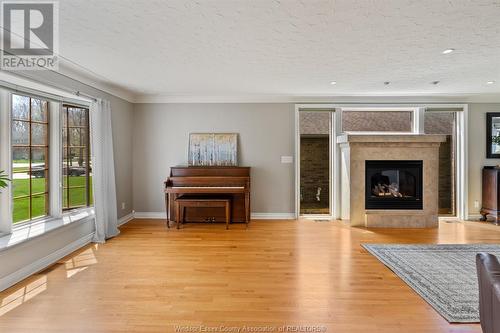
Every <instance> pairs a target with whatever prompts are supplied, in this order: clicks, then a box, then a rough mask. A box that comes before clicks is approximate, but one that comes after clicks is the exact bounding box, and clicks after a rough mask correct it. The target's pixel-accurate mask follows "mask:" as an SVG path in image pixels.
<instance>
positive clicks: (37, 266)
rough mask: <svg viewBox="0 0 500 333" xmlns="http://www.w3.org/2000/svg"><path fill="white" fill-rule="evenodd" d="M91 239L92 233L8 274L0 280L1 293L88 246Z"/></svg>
mask: <svg viewBox="0 0 500 333" xmlns="http://www.w3.org/2000/svg"><path fill="white" fill-rule="evenodd" d="M92 237H94V233H91V234H90V235H87V236H85V237H82V238H80V239H78V240H76V241H74V242H73V243H70V244H68V245H66V246H65V247H63V248H61V249H59V250H57V251H54V252H52V253H51V254H49V255H47V256H45V257H43V258H41V259H38V260H37V261H35V262H33V263H31V264H29V265H28V266H25V267H23V268H21V269H19V270H17V271H15V272H14V273H12V274H9V275H7V276H5V277H3V278H1V279H0V291H3V290H5V289H7V288H9V287H12V286H13V285H15V284H16V283H18V282H19V281H22V280H24V279H26V278H27V277H29V276H31V275H33V274H35V273H38V272H40V271H41V270H43V269H45V268H47V267H49V266H50V265H52V264H54V263H55V262H57V261H58V260H59V259H61V258H63V257H65V256H67V255H68V254H70V253H72V252H74V251H76V250H78V249H79V248H81V247H82V246H85V245H87V244H89V243H90V242H91V241H92Z"/></svg>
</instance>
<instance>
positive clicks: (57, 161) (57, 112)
mask: <svg viewBox="0 0 500 333" xmlns="http://www.w3.org/2000/svg"><path fill="white" fill-rule="evenodd" d="M49 117H50V126H49V129H48V130H49V133H48V134H49V146H50V149H49V165H50V167H49V204H50V206H49V214H50V215H51V216H52V217H56V218H57V217H61V216H62V206H63V205H62V196H63V186H62V163H61V161H62V150H63V144H62V131H61V128H62V121H61V118H62V106H61V103H59V102H49Z"/></svg>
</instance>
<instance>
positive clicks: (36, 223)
mask: <svg viewBox="0 0 500 333" xmlns="http://www.w3.org/2000/svg"><path fill="white" fill-rule="evenodd" d="M94 218H95V210H94V207H84V208H78V209H73V210H70V211H66V212H64V213H63V214H62V215H61V216H59V217H52V216H45V217H42V218H38V219H34V220H31V221H26V222H22V223H16V225H15V226H14V228H12V232H10V233H8V234H1V235H0V252H1V251H3V250H6V249H8V248H11V247H13V246H16V245H19V244H22V243H24V242H26V241H28V240H31V239H34V238H37V237H39V236H42V235H44V234H46V233H48V232H52V231H54V230H57V229H59V228H61V227H65V226H67V225H70V224H74V223H80V222H84V221H91V220H92V219H94Z"/></svg>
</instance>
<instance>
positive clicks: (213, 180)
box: [165, 166, 250, 224]
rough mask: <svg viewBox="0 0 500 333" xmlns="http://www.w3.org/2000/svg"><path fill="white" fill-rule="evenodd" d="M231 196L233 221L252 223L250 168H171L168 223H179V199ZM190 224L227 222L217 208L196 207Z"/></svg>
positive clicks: (167, 189)
mask: <svg viewBox="0 0 500 333" xmlns="http://www.w3.org/2000/svg"><path fill="white" fill-rule="evenodd" d="M190 195H195V196H200V195H201V196H214V197H217V196H222V195H223V196H225V197H227V196H229V197H230V198H231V211H232V212H231V221H232V222H244V223H247V224H248V222H249V221H250V168H249V167H231V166H220V167H219V166H210V167H208V166H189V167H184V166H177V167H172V168H170V177H168V178H167V180H166V181H165V207H166V211H167V223H169V222H170V221H172V220H173V221H175V219H176V216H175V209H174V207H175V206H174V205H175V199H176V198H178V197H179V196H190ZM185 220H186V221H187V222H204V221H209V220H210V221H217V222H224V220H225V214H224V212H223V211H222V210H220V209H217V208H208V207H196V208H195V209H190V210H188V211H187V212H186V215H185Z"/></svg>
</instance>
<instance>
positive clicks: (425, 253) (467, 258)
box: [362, 244, 500, 323]
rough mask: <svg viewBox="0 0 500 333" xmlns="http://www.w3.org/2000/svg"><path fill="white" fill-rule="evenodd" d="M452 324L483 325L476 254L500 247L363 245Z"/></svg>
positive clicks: (493, 251)
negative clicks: (477, 323)
mask: <svg viewBox="0 0 500 333" xmlns="http://www.w3.org/2000/svg"><path fill="white" fill-rule="evenodd" d="M362 246H363V247H364V248H365V249H366V250H368V251H369V252H370V253H371V254H373V255H374V256H375V257H377V258H378V259H379V260H380V261H381V262H383V263H384V264H385V265H386V266H387V267H389V268H390V269H391V270H392V271H393V272H394V273H396V274H397V275H398V276H399V277H400V278H401V279H402V280H403V281H404V282H406V283H407V284H408V285H409V286H410V287H412V288H413V290H415V291H416V292H417V293H418V294H419V295H420V296H422V297H423V298H424V299H425V300H426V301H427V303H429V304H430V305H431V306H432V307H433V308H434V309H435V310H436V311H437V312H438V313H439V314H441V315H442V316H443V317H444V318H445V319H446V320H447V321H449V322H450V323H476V322H479V291H478V283H477V275H476V254H477V253H478V252H487V253H491V254H494V255H496V256H498V257H500V245H487V244H465V245H455V244H453V245H401V244H362Z"/></svg>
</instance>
